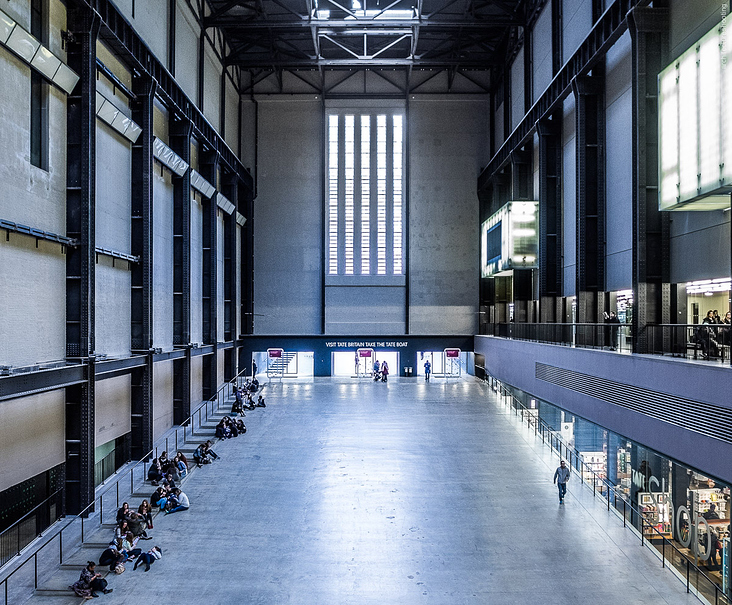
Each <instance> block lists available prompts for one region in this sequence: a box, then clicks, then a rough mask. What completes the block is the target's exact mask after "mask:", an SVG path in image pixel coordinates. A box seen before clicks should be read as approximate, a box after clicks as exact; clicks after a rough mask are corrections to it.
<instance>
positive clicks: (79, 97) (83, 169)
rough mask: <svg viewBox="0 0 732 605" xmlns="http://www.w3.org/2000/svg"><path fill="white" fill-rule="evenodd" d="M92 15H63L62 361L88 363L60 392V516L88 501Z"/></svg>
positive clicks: (95, 24)
mask: <svg viewBox="0 0 732 605" xmlns="http://www.w3.org/2000/svg"><path fill="white" fill-rule="evenodd" d="M100 25H101V23H100V20H99V18H98V16H97V15H96V14H95V13H94V12H93V11H90V10H88V9H86V8H85V7H80V8H74V9H71V10H69V11H68V13H67V26H68V31H69V32H70V34H71V35H70V40H69V42H68V43H67V47H66V51H67V56H68V63H69V67H71V69H73V70H74V71H75V72H76V73H77V74H79V76H80V79H79V83H78V84H77V85H76V88H75V89H74V91H73V92H72V93H71V94H70V95H69V96H68V98H67V108H68V113H67V116H68V117H67V152H66V162H67V177H66V183H67V184H66V234H67V236H68V237H71V238H73V239H76V240H78V242H79V246H78V247H75V248H69V249H68V251H67V254H66V356H67V357H68V358H73V359H79V360H88V363H89V366H88V367H89V371H88V373H87V375H86V381H85V382H84V383H81V384H78V385H74V386H69V387H66V491H65V494H66V513H72V514H73V513H78V512H80V511H81V510H83V509H84V508H85V507H86V506H87V505H88V504H90V503H91V502H92V501H93V500H94V358H93V355H94V326H95V321H94V319H95V318H94V309H95V296H94V292H95V279H94V277H95V276H94V272H95V261H96V253H95V243H94V242H95V231H94V225H95V183H96V175H95V163H96V162H95V158H96V74H97V66H96V44H97V35H98V33H99V28H100Z"/></svg>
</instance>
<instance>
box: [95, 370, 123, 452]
mask: <svg viewBox="0 0 732 605" xmlns="http://www.w3.org/2000/svg"><path fill="white" fill-rule="evenodd" d="M131 396H132V380H131V376H130V375H129V374H128V375H127V376H118V377H116V378H107V379H106V380H98V381H97V383H96V392H95V401H96V405H95V408H94V434H95V445H97V446H99V445H102V444H103V443H107V442H108V441H112V439H116V438H117V437H121V436H122V435H125V434H127V433H129V432H130V431H131V430H132V416H131V414H132V407H131Z"/></svg>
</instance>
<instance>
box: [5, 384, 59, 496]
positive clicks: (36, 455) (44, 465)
mask: <svg viewBox="0 0 732 605" xmlns="http://www.w3.org/2000/svg"><path fill="white" fill-rule="evenodd" d="M64 414H65V405H64V391H63V389H60V390H58V391H51V392H49V393H42V394H40V395H33V396H31V397H22V398H19V399H11V400H9V401H3V402H2V405H0V443H1V444H2V469H3V472H2V473H0V492H1V491H3V490H6V489H7V488H9V487H12V486H13V485H15V484H16V483H20V482H21V481H25V480H26V479H30V478H31V477H35V476H36V475H38V474H39V473H43V472H45V471H47V470H48V469H50V468H53V467H54V466H56V465H57V464H61V463H62V462H65V459H66V458H65V456H66V451H65V447H64V446H65V441H64V440H65V432H64V426H65V424H64Z"/></svg>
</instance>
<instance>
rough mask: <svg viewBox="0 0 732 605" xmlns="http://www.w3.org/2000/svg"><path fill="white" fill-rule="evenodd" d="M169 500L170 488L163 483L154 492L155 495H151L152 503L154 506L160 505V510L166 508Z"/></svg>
mask: <svg viewBox="0 0 732 605" xmlns="http://www.w3.org/2000/svg"><path fill="white" fill-rule="evenodd" d="M167 502H168V490H167V489H165V487H163V486H162V485H161V486H160V487H158V489H156V490H155V491H154V492H153V495H152V496H150V504H151V505H152V506H158V507H160V510H163V509H164V508H165V505H166V504H167Z"/></svg>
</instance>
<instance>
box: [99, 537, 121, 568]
mask: <svg viewBox="0 0 732 605" xmlns="http://www.w3.org/2000/svg"><path fill="white" fill-rule="evenodd" d="M124 560H125V558H124V556H123V555H122V553H121V552H119V551H118V550H117V543H116V542H114V541H112V542H110V543H109V546H107V549H106V550H105V551H104V552H103V553H102V554H101V556H100V557H99V565H109V571H114V568H115V567H117V565H119V564H121V563H123V562H124Z"/></svg>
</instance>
